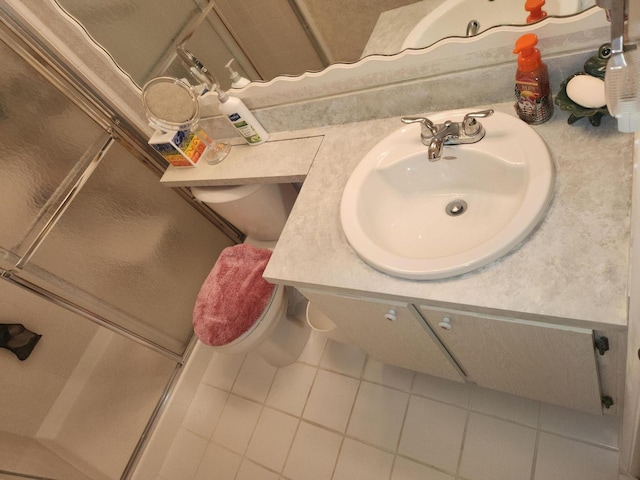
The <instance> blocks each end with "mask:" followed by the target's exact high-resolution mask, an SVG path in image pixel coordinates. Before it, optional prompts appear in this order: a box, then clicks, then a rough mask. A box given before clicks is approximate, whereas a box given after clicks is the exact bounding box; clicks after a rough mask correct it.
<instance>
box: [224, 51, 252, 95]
mask: <svg viewBox="0 0 640 480" xmlns="http://www.w3.org/2000/svg"><path fill="white" fill-rule="evenodd" d="M234 60H235V59H234V58H232V59H231V60H229V61H228V62H227V63H226V64H225V68H226V69H227V70H229V79H231V86H232V87H233V88H242V87H246V86H247V85H249V84H250V83H251V80H249V79H248V78H245V77H243V76H242V75H240V74H239V73H238V72H236V71H235V70H234V69H233V68H232V67H231V64H232V63H233V62H234Z"/></svg>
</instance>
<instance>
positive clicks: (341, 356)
mask: <svg viewBox="0 0 640 480" xmlns="http://www.w3.org/2000/svg"><path fill="white" fill-rule="evenodd" d="M366 358H367V354H366V353H364V352H363V351H362V349H360V347H358V346H357V345H353V344H350V343H340V342H335V341H333V340H329V341H328V342H327V345H326V347H325V348H324V353H323V354H322V360H320V366H321V367H322V368H326V369H327V370H333V371H335V372H339V373H343V374H345V375H349V376H350V377H355V378H360V376H361V375H362V367H363V366H364V361H365V359H366Z"/></svg>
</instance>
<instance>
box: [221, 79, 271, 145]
mask: <svg viewBox="0 0 640 480" xmlns="http://www.w3.org/2000/svg"><path fill="white" fill-rule="evenodd" d="M216 93H217V94H218V99H219V100H220V111H221V112H222V113H223V114H224V116H225V117H227V119H228V120H229V121H230V122H231V125H233V126H234V127H235V128H236V130H237V131H238V133H239V134H240V135H241V136H242V138H244V139H245V140H246V142H247V143H248V144H249V145H260V144H261V143H264V142H266V141H267V139H268V138H269V134H268V133H267V131H266V130H265V129H264V128H263V127H262V125H260V122H258V119H257V118H256V117H255V116H254V115H253V113H251V112H250V111H249V109H248V108H247V106H246V105H245V104H244V102H243V101H242V100H240V99H239V98H236V97H232V96H231V95H229V94H228V93H226V92H223V91H222V90H220V89H219V88H216Z"/></svg>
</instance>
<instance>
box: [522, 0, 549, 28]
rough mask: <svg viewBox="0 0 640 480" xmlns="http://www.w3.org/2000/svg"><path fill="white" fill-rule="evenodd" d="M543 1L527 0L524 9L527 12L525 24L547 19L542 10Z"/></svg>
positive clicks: (545, 13)
mask: <svg viewBox="0 0 640 480" xmlns="http://www.w3.org/2000/svg"><path fill="white" fill-rule="evenodd" d="M544 4H545V0H527V1H526V2H525V4H524V9H525V10H526V11H527V12H529V16H528V17H527V23H534V22H537V21H539V20H542V19H543V18H546V17H547V12H545V11H544V10H542V7H544Z"/></svg>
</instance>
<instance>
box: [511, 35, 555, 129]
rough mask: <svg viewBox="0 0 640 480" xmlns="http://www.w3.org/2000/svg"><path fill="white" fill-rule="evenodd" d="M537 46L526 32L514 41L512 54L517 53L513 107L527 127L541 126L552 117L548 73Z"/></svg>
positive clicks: (536, 41)
mask: <svg viewBox="0 0 640 480" xmlns="http://www.w3.org/2000/svg"><path fill="white" fill-rule="evenodd" d="M537 43H538V37H537V36H536V35H535V34H533V33H527V34H525V35H522V36H521V37H520V38H519V39H518V40H517V41H516V48H515V50H514V51H513V53H517V54H518V69H517V71H516V88H515V98H516V104H515V108H516V112H517V114H518V116H519V117H520V119H522V120H524V121H525V122H527V123H530V124H539V123H544V122H546V121H547V120H549V119H550V118H551V116H552V115H553V98H552V96H551V86H550V85H549V71H548V69H547V66H546V65H545V64H544V62H543V61H542V59H541V57H540V50H538V49H537V48H535V46H536V45H537Z"/></svg>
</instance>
